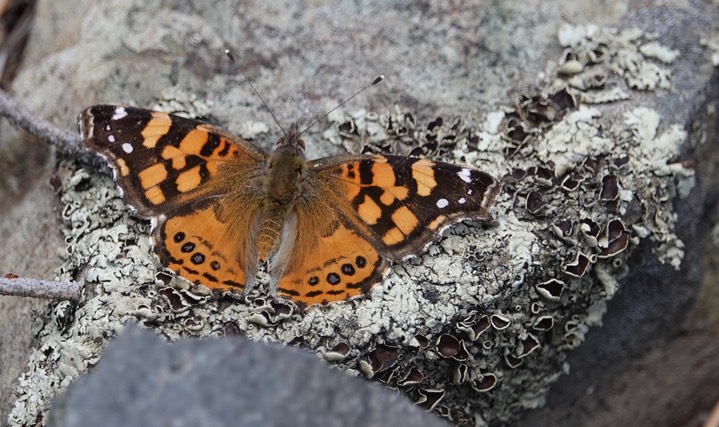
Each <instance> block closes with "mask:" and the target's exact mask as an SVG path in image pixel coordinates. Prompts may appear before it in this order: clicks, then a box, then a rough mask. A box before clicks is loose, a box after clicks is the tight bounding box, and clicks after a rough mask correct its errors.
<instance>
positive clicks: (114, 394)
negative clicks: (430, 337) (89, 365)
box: [47, 325, 445, 427]
mask: <svg viewBox="0 0 719 427" xmlns="http://www.w3.org/2000/svg"><path fill="white" fill-rule="evenodd" d="M52 414H53V415H52V418H51V419H50V420H49V421H48V423H47V425H48V426H54V427H62V426H67V427H69V426H72V427H82V426H99V425H102V426H106V427H114V426H117V427H120V426H129V425H136V426H140V425H142V426H148V427H151V426H158V427H160V426H168V425H172V426H255V425H264V426H278V427H279V426H308V427H309V426H320V425H321V426H328V427H331V426H386V425H393V426H418V425H422V426H437V427H439V426H442V425H445V423H444V422H442V421H441V420H440V419H439V418H437V417H436V416H434V415H432V414H428V413H426V412H423V411H422V410H420V409H419V408H417V407H415V406H414V405H413V404H412V403H411V402H410V401H409V400H408V399H407V398H406V397H404V396H402V395H399V394H397V393H394V392H392V391H389V390H386V389H383V388H382V387H380V386H378V385H376V384H369V383H367V382H365V381H362V380H361V379H359V378H352V377H349V376H347V375H345V374H343V373H341V372H339V371H337V370H333V369H330V368H329V367H328V366H327V365H326V364H325V363H323V362H322V361H320V360H318V359H317V358H316V357H313V356H312V355H311V354H309V353H307V352H305V351H301V350H296V349H291V348H285V347H282V346H280V345H277V344H267V343H254V342H252V341H249V340H247V339H246V338H242V337H232V338H226V339H222V340H217V339H204V340H201V339H193V340H186V341H182V342H177V343H168V342H166V341H164V340H163V339H161V338H160V337H159V336H157V335H156V334H153V333H152V332H149V331H146V330H143V329H140V328H139V327H137V326H135V325H130V326H128V327H127V328H126V329H125V330H124V331H123V332H122V333H121V334H120V335H119V336H118V337H117V338H116V339H114V340H113V341H112V342H111V343H110V344H109V345H108V347H107V349H106V351H105V355H104V356H103V358H102V360H101V361H100V363H99V364H98V365H97V367H96V368H95V369H94V370H93V373H92V374H91V375H87V376H84V377H82V378H79V379H78V380H77V381H75V382H74V383H73V385H72V386H71V387H70V388H69V389H68V390H67V391H66V392H65V393H64V394H63V395H62V396H61V397H60V398H59V399H57V401H56V402H55V404H54V409H53V411H52Z"/></svg>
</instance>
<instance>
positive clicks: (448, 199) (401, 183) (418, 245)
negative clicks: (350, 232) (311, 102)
mask: <svg viewBox="0 0 719 427" xmlns="http://www.w3.org/2000/svg"><path fill="white" fill-rule="evenodd" d="M310 170H311V171H312V173H313V174H315V175H316V176H317V180H318V181H326V182H329V183H330V185H329V186H328V188H329V189H330V191H331V192H332V193H333V197H336V198H343V200H342V202H341V203H340V202H338V205H337V206H338V209H340V210H341V211H342V213H343V215H344V217H345V218H346V221H348V222H350V223H355V224H356V226H357V228H358V229H359V230H366V234H367V236H366V237H367V238H369V239H370V240H371V241H372V242H373V244H374V245H375V246H376V247H377V248H378V249H379V251H380V253H382V254H383V255H385V256H387V257H388V258H390V259H391V260H393V261H398V260H401V259H403V258H405V257H407V256H410V255H416V254H418V253H419V252H421V251H422V250H423V249H424V248H425V246H426V245H427V244H428V243H430V242H431V241H433V240H435V239H436V238H437V237H439V234H440V232H441V231H442V230H443V229H444V228H445V227H447V226H449V225H451V224H453V223H455V222H457V221H460V220H463V219H478V220H486V219H488V218H489V213H488V210H489V208H490V207H491V206H492V205H493V204H494V199H495V198H496V196H497V194H498V193H499V189H500V186H499V183H498V182H497V181H496V180H495V179H494V178H493V177H491V176H490V175H488V174H486V173H484V172H481V171H478V170H476V169H472V168H467V167H462V166H456V165H453V164H449V163H441V162H434V161H432V160H429V159H421V158H414V157H402V156H380V155H375V156H348V157H336V158H327V159H320V160H317V161H315V162H310Z"/></svg>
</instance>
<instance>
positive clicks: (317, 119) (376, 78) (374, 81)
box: [300, 75, 384, 135]
mask: <svg viewBox="0 0 719 427" xmlns="http://www.w3.org/2000/svg"><path fill="white" fill-rule="evenodd" d="M382 80H384V76H383V75H379V76H377V77H375V79H374V80H372V83H370V84H368V85H367V86H365V87H363V88H362V89H360V90H358V91H357V92H355V94H354V95H352V96H350V97H349V98H347V99H345V100H344V101H342V102H340V103H339V104H338V105H337V106H336V107H335V108H333V109H331V110H330V111H328V112H326V113H324V114H323V115H321V116H319V117H317V118H316V119H315V121H313V122H312V123H310V125H309V126H307V127H306V128H304V130H303V131H302V132H300V135H302V134H303V133H305V132H307V130H309V129H310V128H311V127H312V126H314V125H316V124H317V123H318V122H319V121H320V120H322V119H324V118H325V117H327V116H329V115H330V114H332V112H333V111H335V110H336V109H338V108H340V107H341V106H343V105H345V104H346V103H348V102H350V101H351V100H352V99H353V98H354V97H355V96H357V95H359V94H360V93H362V92H364V91H366V90H367V89H369V88H370V87H372V86H374V85H376V84H378V83H380V82H381V81H382Z"/></svg>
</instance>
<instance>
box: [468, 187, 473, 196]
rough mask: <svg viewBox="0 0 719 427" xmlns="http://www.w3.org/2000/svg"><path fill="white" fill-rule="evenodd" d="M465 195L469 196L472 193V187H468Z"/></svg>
mask: <svg viewBox="0 0 719 427" xmlns="http://www.w3.org/2000/svg"><path fill="white" fill-rule="evenodd" d="M467 195H468V196H471V195H472V189H471V188H470V189H469V190H467Z"/></svg>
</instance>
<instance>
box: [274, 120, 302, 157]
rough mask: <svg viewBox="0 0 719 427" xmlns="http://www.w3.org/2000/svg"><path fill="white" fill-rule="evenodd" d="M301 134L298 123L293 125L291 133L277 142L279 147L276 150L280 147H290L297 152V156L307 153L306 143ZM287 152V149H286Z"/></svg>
mask: <svg viewBox="0 0 719 427" xmlns="http://www.w3.org/2000/svg"><path fill="white" fill-rule="evenodd" d="M300 135H301V132H300V131H299V128H298V127H297V123H292V126H290V130H289V132H287V133H285V135H284V136H282V137H281V138H280V139H278V140H277V146H276V147H275V149H279V148H280V147H289V148H290V149H294V150H296V151H297V154H302V153H303V152H304V151H305V141H303V140H302V138H300ZM285 150H286V149H285Z"/></svg>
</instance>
